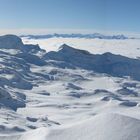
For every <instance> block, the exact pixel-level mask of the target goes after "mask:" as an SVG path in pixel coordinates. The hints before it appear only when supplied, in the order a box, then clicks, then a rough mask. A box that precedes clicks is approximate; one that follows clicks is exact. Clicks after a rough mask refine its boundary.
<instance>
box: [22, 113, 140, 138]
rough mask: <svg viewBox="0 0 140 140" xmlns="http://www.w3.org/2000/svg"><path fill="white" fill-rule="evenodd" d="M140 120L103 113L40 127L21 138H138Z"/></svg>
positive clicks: (139, 135) (139, 136)
mask: <svg viewBox="0 0 140 140" xmlns="http://www.w3.org/2000/svg"><path fill="white" fill-rule="evenodd" d="M139 131H140V121H139V120H137V119H134V118H131V117H127V116H124V115H120V114H113V113H109V114H101V115H97V116H95V117H94V118H93V119H89V120H87V121H84V122H81V123H79V124H75V125H72V126H70V127H64V128H63V127H62V128H61V129H59V128H57V129H52V131H51V130H50V131H49V130H48V129H46V128H40V129H38V130H35V131H32V132H29V133H26V134H24V135H23V136H22V137H21V140H30V139H34V140H63V139H64V138H65V139H66V140H93V139H94V140H138V139H140V134H139Z"/></svg>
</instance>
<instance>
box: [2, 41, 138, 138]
mask: <svg viewBox="0 0 140 140" xmlns="http://www.w3.org/2000/svg"><path fill="white" fill-rule="evenodd" d="M23 42H24V43H26V44H39V45H40V46H41V48H42V49H45V50H46V51H47V52H50V51H58V50H59V49H58V48H59V47H60V46H61V45H62V44H64V43H65V44H68V45H70V46H72V47H74V48H77V49H83V50H87V51H89V52H90V53H93V54H102V53H105V52H111V53H114V54H121V55H123V56H127V57H129V58H137V59H138V57H139V56H140V49H139V47H140V45H139V44H140V40H138V39H137V40H136V39H126V40H103V39H76V38H75V39H72V38H65V39H64V38H50V39H40V40H33V39H27V38H23ZM0 50H1V51H3V52H7V53H9V51H8V50H5V49H0ZM65 51H66V50H65ZM73 51H75V50H73ZM73 51H72V52H73ZM43 53H44V52H42V53H41V52H39V53H37V54H36V56H38V54H43ZM66 53H68V52H66ZM80 53H81V52H80ZM82 53H84V55H88V54H87V53H85V52H82ZM10 54H11V55H12V56H9V54H3V55H2V56H3V57H2V58H1V59H0V62H5V63H4V64H3V63H0V64H1V65H0V66H1V67H0V68H1V75H0V80H1V81H2V82H1V81H0V84H1V87H2V88H1V89H2V90H1V95H5V96H6V97H2V98H1V100H0V102H2V99H4V103H3V104H4V105H6V106H4V107H3V106H2V107H1V109H0V140H139V139H140V134H139V132H140V81H138V80H134V79H132V78H131V77H126V76H124V77H122V76H120V77H118V76H117V77H116V76H111V75H109V74H107V73H100V72H95V71H92V70H88V69H82V68H80V67H79V68H78V67H74V68H73V66H71V65H68V66H67V65H66V64H65V63H64V62H63V63H62V62H61V61H56V60H48V59H46V60H45V62H46V64H45V63H44V60H43V61H41V60H42V59H41V60H40V59H39V58H36V57H35V58H34V59H33V57H30V58H29V55H27V54H26V53H25V54H26V55H25V54H24V56H25V57H27V56H28V58H29V59H30V61H29V60H28V61H27V59H25V58H23V57H22V56H23V55H17V56H16V57H15V54H19V52H18V51H12V52H10ZM13 55H14V56H13ZM71 55H72V56H73V54H71ZM76 55H79V56H80V54H78V52H77V53H76ZM5 56H6V57H7V56H9V59H10V60H9V59H8V58H6V57H5ZM31 56H32V55H31ZM39 56H40V55H39ZM54 56H55V55H53V57H54ZM64 56H65V55H64ZM19 57H20V58H19ZM11 58H12V59H11ZM31 58H32V59H31ZM73 58H74V57H73ZM12 60H13V61H15V60H16V61H15V63H16V65H17V66H18V67H17V69H16V68H15V63H13V65H10V64H11V61H12ZM23 60H24V61H23ZM8 61H9V62H8ZM89 61H90V60H89ZM21 62H22V63H21ZM24 62H26V63H24ZM35 62H36V63H35ZM66 62H67V60H66ZM81 63H82V62H81ZM6 64H7V65H8V66H7V65H6ZM20 64H22V65H20ZM40 64H41V65H40ZM64 65H66V66H67V67H65V66H64ZM5 67H6V68H7V70H6V69H5ZM19 68H20V69H19ZM28 68H30V69H28ZM3 69H4V70H5V71H6V72H4V71H3ZM9 69H12V70H13V72H10V70H9ZM18 72H19V73H18ZM6 80H8V81H10V83H9V85H8V84H7V83H6V85H5V86H4V87H3V85H4V84H5V83H4V82H6ZM31 87H33V88H31ZM3 90H6V91H7V92H8V93H7V92H6V91H3ZM9 94H10V95H9ZM11 98H12V99H11ZM14 98H15V100H13V99H14ZM7 102H10V103H9V104H10V105H13V108H10V105H9V104H7ZM1 104H2V103H1ZM15 107H17V110H16V108H15Z"/></svg>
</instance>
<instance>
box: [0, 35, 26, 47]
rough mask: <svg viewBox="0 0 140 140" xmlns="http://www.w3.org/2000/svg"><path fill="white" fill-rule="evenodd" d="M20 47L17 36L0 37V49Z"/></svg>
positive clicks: (21, 44)
mask: <svg viewBox="0 0 140 140" xmlns="http://www.w3.org/2000/svg"><path fill="white" fill-rule="evenodd" d="M22 46H23V43H22V40H21V39H20V38H19V37H18V36H15V35H5V36H0V49H20V48H21V47H22Z"/></svg>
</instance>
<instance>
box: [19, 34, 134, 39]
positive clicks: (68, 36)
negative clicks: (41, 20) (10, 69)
mask: <svg viewBox="0 0 140 140" xmlns="http://www.w3.org/2000/svg"><path fill="white" fill-rule="evenodd" d="M20 37H28V38H29V39H47V38H53V37H62V38H87V39H94V38H98V39H129V37H126V36H124V35H103V34H100V33H93V34H57V33H55V34H47V35H22V36H20ZM131 39H134V38H131Z"/></svg>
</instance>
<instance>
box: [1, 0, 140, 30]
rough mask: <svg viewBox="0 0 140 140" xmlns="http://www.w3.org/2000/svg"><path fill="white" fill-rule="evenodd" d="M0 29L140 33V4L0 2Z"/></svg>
mask: <svg viewBox="0 0 140 140" xmlns="http://www.w3.org/2000/svg"><path fill="white" fill-rule="evenodd" d="M0 29H34V30H35V29H69V30H70V29H79V30H83V29H87V30H97V31H98V30H99V31H101V30H103V31H106V30H107V31H128V32H140V0H0Z"/></svg>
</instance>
